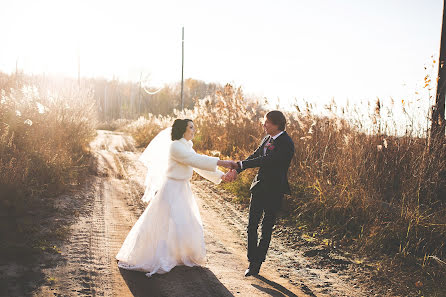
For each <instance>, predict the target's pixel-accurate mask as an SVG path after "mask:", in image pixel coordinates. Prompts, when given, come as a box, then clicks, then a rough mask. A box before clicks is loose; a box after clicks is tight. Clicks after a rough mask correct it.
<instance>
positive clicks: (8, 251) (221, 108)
mask: <svg viewBox="0 0 446 297" xmlns="http://www.w3.org/2000/svg"><path fill="white" fill-rule="evenodd" d="M104 85H106V86H108V87H107V88H108V94H109V95H108V96H109V97H106V96H105V95H104V96H103V95H101V94H102V93H101V92H99V91H98V90H103V89H104ZM112 88H113V89H112ZM135 88H136V87H135V85H132V84H125V83H119V82H116V81H99V80H96V81H95V80H84V81H82V85H81V86H78V85H77V84H76V82H75V81H73V80H66V81H64V80H60V79H59V80H57V79H48V78H46V79H44V78H42V77H30V76H24V75H23V76H21V77H20V78H18V77H16V76H14V75H6V74H2V75H1V76H0V89H1V90H2V91H1V102H0V194H1V196H0V220H1V225H0V226H1V227H0V228H1V230H0V231H1V233H2V236H5V238H6V239H7V240H3V241H2V243H1V253H2V255H3V256H4V257H5V258H4V259H3V260H2V262H3V263H8V261H30V262H32V261H33V259H35V258H36V257H38V256H37V255H38V254H39V253H42V252H45V251H51V252H53V253H57V252H58V249H57V246H54V245H53V244H52V242H53V241H54V240H58V239H61V238H64V237H65V236H66V235H67V232H66V230H67V229H66V228H67V225H66V224H54V222H51V220H48V219H46V218H48V217H49V213H51V211H52V210H53V206H54V205H55V204H56V203H57V201H54V199H55V198H54V197H57V195H58V194H60V193H64V192H65V191H67V190H69V189H71V188H73V187H76V186H78V185H81V184H82V182H83V177H84V176H85V173H87V172H89V171H90V170H91V168H92V158H91V153H90V151H89V146H88V144H89V143H90V141H91V140H92V139H93V138H94V136H95V135H96V132H95V129H96V128H101V129H110V130H119V131H125V132H128V133H130V134H131V135H132V136H133V138H134V140H135V142H136V144H137V146H138V147H140V148H143V147H145V146H146V145H147V144H148V143H149V142H150V140H151V139H152V138H153V137H154V136H155V135H156V134H157V133H158V132H159V131H160V130H161V129H162V128H165V127H168V126H170V125H171V124H172V122H173V120H174V119H175V118H177V117H180V118H190V119H193V120H194V122H195V124H196V125H197V127H198V134H197V135H196V138H195V139H194V147H195V149H197V150H198V151H200V152H201V153H206V154H212V155H218V156H220V158H223V159H234V160H240V159H243V158H244V157H246V156H248V155H249V153H250V152H252V151H253V150H254V149H255V148H256V147H257V145H258V144H259V142H260V140H261V139H262V138H263V135H264V134H263V130H262V127H261V119H262V118H263V115H264V114H265V113H266V110H265V105H264V104H263V103H262V102H260V101H259V100H254V99H252V98H246V97H245V96H244V94H243V92H242V90H241V89H238V88H235V87H233V86H231V85H226V86H217V85H208V84H205V83H203V82H199V81H194V80H189V85H187V101H186V102H187V105H186V106H187V109H185V110H184V111H183V112H179V111H178V110H176V109H175V108H178V102H177V98H178V96H177V95H178V88H177V86H170V87H166V89H165V90H163V92H162V93H161V94H160V95H157V96H158V97H157V98H158V99H157V98H150V100H151V101H150V100H145V96H147V95H144V94H140V95H139V96H137V95H135V94H138V92H136V90H137V89H135ZM110 90H113V91H110ZM126 94H128V95H126ZM129 94H130V95H129ZM131 94H133V95H131ZM107 98H108V99H107ZM107 100H109V101H107ZM157 100H158V101H157ZM373 105H374V106H375V108H374V110H373V112H372V113H371V114H367V115H363V114H358V115H357V121H356V122H355V121H354V120H351V119H348V120H347V119H344V118H342V117H339V116H337V115H333V116H321V115H318V114H317V113H315V112H313V110H312V108H311V104H310V103H307V104H304V105H301V106H300V105H297V104H296V105H295V106H294V110H289V111H286V117H287V120H288V123H287V128H286V130H287V132H288V133H289V134H290V136H291V137H292V139H293V141H294V143H295V148H296V153H295V156H294V158H293V161H292V165H291V168H290V171H289V178H290V181H291V184H292V190H293V194H292V195H291V196H288V197H287V198H286V201H285V205H284V207H283V210H282V214H281V219H280V224H281V225H282V226H289V227H293V228H295V229H296V230H299V232H301V236H302V238H303V240H304V239H305V238H306V239H308V240H310V241H313V240H315V241H317V242H320V243H322V244H324V245H326V246H329V247H331V248H336V249H342V250H345V251H348V252H350V253H353V254H355V255H357V257H358V259H367V261H368V263H371V265H373V267H374V268H373V269H374V270H376V272H377V273H378V274H380V275H381V277H383V278H389V279H395V278H401V277H402V279H403V280H404V283H405V286H406V287H407V288H408V289H407V290H409V291H411V292H417V294H420V295H424V296H441V293H442V292H443V293H444V291H441V284H442V283H444V281H445V278H446V263H445V261H446V247H445V242H446V241H445V239H446V208H445V204H446V151H445V144H444V142H439V143H437V142H431V143H430V144H429V139H428V138H426V137H424V136H422V135H421V136H420V135H419V134H417V133H415V132H414V131H412V130H410V129H406V131H405V133H404V134H396V133H395V134H391V133H390V132H389V131H392V130H395V131H396V130H397V129H396V128H395V129H392V127H390V129H389V127H388V126H386V128H385V129H384V128H383V127H384V126H385V125H387V123H386V124H385V123H384V121H383V120H382V117H383V110H382V107H381V104H380V102H379V101H376V102H373ZM279 108H280V106H279ZM329 108H331V109H336V108H337V107H336V104H335V103H333V104H332V105H331V106H329ZM408 116H409V115H408ZM364 117H366V118H368V119H370V122H371V123H372V126H370V127H368V129H367V130H365V129H363V127H361V126H360V125H358V123H361V121H362V119H363V118H364ZM254 174H255V171H253V170H250V171H246V172H244V173H243V174H241V176H240V177H239V178H238V179H237V181H235V182H234V183H230V184H225V185H222V186H221V187H223V188H224V189H226V190H228V191H230V192H232V193H233V194H235V195H234V197H235V198H234V201H233V202H234V203H237V204H240V205H242V206H246V205H247V204H248V203H249V186H250V183H251V180H252V177H253V175H254ZM24 255H26V256H27V257H25V258H24ZM6 259H8V260H6ZM358 261H361V260H358Z"/></svg>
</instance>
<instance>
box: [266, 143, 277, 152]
mask: <svg viewBox="0 0 446 297" xmlns="http://www.w3.org/2000/svg"><path fill="white" fill-rule="evenodd" d="M266 148H267V149H268V150H270V151H272V150H273V149H274V148H275V146H274V143H268V144H267V145H266Z"/></svg>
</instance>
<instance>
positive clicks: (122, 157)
mask: <svg viewBox="0 0 446 297" xmlns="http://www.w3.org/2000/svg"><path fill="white" fill-rule="evenodd" d="M91 147H92V150H93V152H94V154H95V156H96V160H97V174H95V175H92V176H91V178H88V183H87V184H86V185H85V187H84V188H83V190H82V193H79V195H82V199H84V201H86V202H85V203H84V205H83V207H82V208H80V209H79V212H80V213H79V217H78V220H77V221H76V222H75V223H74V224H73V226H72V228H71V233H70V237H69V241H68V242H67V243H66V244H65V245H64V246H62V247H61V248H60V252H61V255H62V257H63V259H64V261H62V264H61V265H58V266H57V267H49V268H47V269H44V273H45V274H46V275H47V276H48V278H49V279H51V282H50V283H48V284H46V285H44V286H42V287H40V288H39V290H38V291H36V292H35V294H34V295H35V296H169V297H170V296H181V297H186V296H197V297H200V296H249V297H253V296H368V295H367V294H365V293H364V291H360V289H359V287H358V286H357V285H355V283H354V281H353V280H352V279H351V278H349V277H348V275H344V276H341V275H340V274H337V273H333V272H330V271H329V270H327V269H316V268H313V267H316V266H315V265H313V263H312V262H311V258H308V257H305V256H304V255H303V252H300V251H298V250H296V249H290V247H289V245H288V244H285V243H284V242H283V241H282V239H281V237H280V236H274V234H273V240H272V244H271V250H270V252H269V254H268V260H267V262H265V264H264V265H263V266H262V270H261V275H260V276H259V277H257V278H255V277H249V278H245V277H243V272H244V270H245V269H246V267H247V265H248V262H247V259H246V247H245V241H246V240H245V239H246V232H245V229H246V224H247V211H246V210H242V209H239V208H238V207H237V206H235V205H233V204H232V203H230V202H228V201H226V200H225V199H223V197H222V196H223V195H228V194H225V193H223V192H222V191H221V190H219V189H218V188H217V187H215V186H213V185H211V184H210V183H209V182H207V181H201V180H200V181H194V182H193V190H194V192H195V193H196V197H197V202H198V204H199V206H200V211H201V215H202V219H203V224H204V228H205V239H206V249H207V262H206V265H205V266H204V267H193V268H189V267H184V266H181V267H176V268H174V269H173V270H172V271H171V272H170V273H168V274H164V275H155V276H153V277H152V278H147V277H146V276H145V275H144V274H143V273H141V272H132V271H126V270H123V269H119V268H118V267H117V265H116V261H115V258H114V256H115V255H116V253H117V252H118V250H119V248H120V246H121V244H122V242H123V241H124V239H125V237H126V235H127V233H128V231H129V230H130V228H131V227H132V225H133V224H134V223H135V221H136V220H137V218H138V216H139V215H140V214H141V213H142V211H143V210H144V207H145V206H144V205H143V204H142V202H141V201H140V197H141V196H142V193H143V182H144V177H145V167H144V166H143V165H142V164H141V163H140V162H138V161H137V159H138V156H139V154H140V153H139V152H137V150H136V149H135V147H134V145H133V141H132V138H131V137H130V136H128V135H125V134H123V133H119V132H110V131H98V136H97V138H96V139H95V140H94V141H93V142H92V143H91Z"/></svg>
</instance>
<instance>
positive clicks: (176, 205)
mask: <svg viewBox="0 0 446 297" xmlns="http://www.w3.org/2000/svg"><path fill="white" fill-rule="evenodd" d="M194 135H195V127H194V123H193V121H192V120H189V119H184V120H183V119H176V120H175V122H174V123H173V125H172V127H171V128H167V129H165V130H163V131H161V132H160V133H159V134H158V135H157V136H156V137H155V138H154V139H153V140H152V141H151V142H150V144H149V145H148V146H147V148H146V149H145V151H144V152H143V154H142V155H141V157H140V160H141V161H142V162H143V163H144V164H145V165H146V167H147V169H148V170H147V176H146V182H145V185H146V190H145V193H144V196H143V200H144V201H147V202H148V201H150V203H149V205H148V206H147V208H146V209H145V210H144V212H143V213H142V215H141V216H140V217H139V219H138V221H137V222H136V223H135V225H134V226H133V227H132V229H131V230H130V232H129V234H128V235H127V238H126V239H125V241H124V243H123V244H122V247H121V249H120V250H119V252H118V254H117V255H116V259H117V260H118V266H119V267H121V268H124V269H130V270H138V271H143V272H146V275H147V276H152V275H153V274H155V273H166V272H169V271H170V270H171V269H172V268H174V267H175V266H177V265H187V266H196V265H202V264H204V261H205V256H206V249H205V244H204V234H203V225H202V222H201V217H200V213H199V210H198V206H197V203H196V201H195V197H194V195H193V193H192V191H191V187H190V182H189V181H190V179H191V177H192V174H193V171H195V172H197V173H198V174H199V175H201V176H203V177H204V178H206V179H208V180H210V181H212V182H213V183H215V184H219V183H220V182H221V181H222V180H224V181H229V180H230V178H229V177H227V176H226V175H224V173H223V172H221V171H220V170H218V169H217V166H218V165H219V166H223V167H226V168H235V167H236V166H237V164H236V163H235V162H234V161H226V160H219V158H217V157H210V156H205V155H200V154H197V153H196V152H195V151H194V149H193V148H192V139H193V137H194Z"/></svg>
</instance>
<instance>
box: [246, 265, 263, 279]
mask: <svg viewBox="0 0 446 297" xmlns="http://www.w3.org/2000/svg"><path fill="white" fill-rule="evenodd" d="M261 265H262V263H256V262H251V263H249V267H248V269H246V271H245V276H251V275H258V274H259V271H260V266H261Z"/></svg>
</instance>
